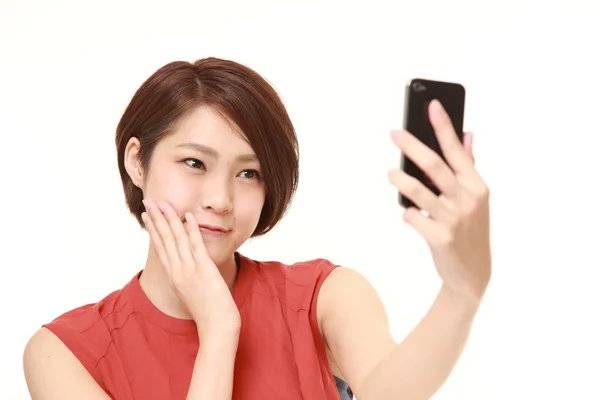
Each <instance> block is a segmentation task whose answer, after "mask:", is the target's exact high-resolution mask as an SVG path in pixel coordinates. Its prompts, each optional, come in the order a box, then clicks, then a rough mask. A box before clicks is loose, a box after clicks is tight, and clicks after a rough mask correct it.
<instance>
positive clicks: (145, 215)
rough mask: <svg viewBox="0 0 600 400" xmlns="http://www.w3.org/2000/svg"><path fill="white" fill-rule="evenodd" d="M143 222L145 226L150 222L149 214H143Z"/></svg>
mask: <svg viewBox="0 0 600 400" xmlns="http://www.w3.org/2000/svg"><path fill="white" fill-rule="evenodd" d="M142 221H144V224H146V223H147V221H148V214H146V212H143V213H142Z"/></svg>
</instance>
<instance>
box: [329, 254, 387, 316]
mask: <svg viewBox="0 0 600 400" xmlns="http://www.w3.org/2000/svg"><path fill="white" fill-rule="evenodd" d="M345 305H346V306H349V307H346V306H345ZM355 305H360V308H365V307H366V308H371V309H379V310H381V309H383V304H382V303H381V301H380V298H379V295H378V293H377V291H376V290H375V288H374V287H373V285H371V283H370V282H369V281H368V280H367V278H365V276H364V275H362V274H361V273H360V272H358V271H356V270H354V269H352V268H348V267H341V266H340V267H337V268H335V269H334V270H333V271H331V273H330V274H329V276H328V277H327V278H326V279H325V281H324V282H323V285H322V287H321V291H320V293H319V300H318V308H317V313H318V315H319V321H320V322H322V317H324V316H325V315H326V314H329V313H336V314H339V313H340V312H343V311H344V309H346V308H348V309H349V311H350V309H351V308H352V307H353V306H355Z"/></svg>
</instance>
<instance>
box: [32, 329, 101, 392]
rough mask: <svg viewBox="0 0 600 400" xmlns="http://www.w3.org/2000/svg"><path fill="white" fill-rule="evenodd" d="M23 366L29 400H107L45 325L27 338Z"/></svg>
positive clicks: (81, 366) (98, 387) (70, 353)
mask: <svg viewBox="0 0 600 400" xmlns="http://www.w3.org/2000/svg"><path fill="white" fill-rule="evenodd" d="M23 368H24V370H25V380H26V381H27V387H28V388H29V394H30V396H31V399H32V400H79V399H88V400H110V397H108V395H107V394H106V393H105V392H104V391H103V390H102V388H100V385H98V384H97V383H96V381H95V380H94V378H92V376H91V375H90V374H89V373H88V372H87V370H86V369H85V367H84V366H83V365H82V364H81V363H80V362H79V360H78V359H77V358H76V357H75V356H74V355H73V353H72V352H71V351H70V350H69V349H68V348H67V346H65V345H64V343H63V342H61V341H60V339H59V338H58V337H56V335H54V334H53V333H52V332H50V331H49V330H48V329H46V328H41V329H40V330H38V331H37V332H36V333H35V334H34V335H33V336H32V337H31V339H29V341H28V342H27V346H25V352H24V354H23Z"/></svg>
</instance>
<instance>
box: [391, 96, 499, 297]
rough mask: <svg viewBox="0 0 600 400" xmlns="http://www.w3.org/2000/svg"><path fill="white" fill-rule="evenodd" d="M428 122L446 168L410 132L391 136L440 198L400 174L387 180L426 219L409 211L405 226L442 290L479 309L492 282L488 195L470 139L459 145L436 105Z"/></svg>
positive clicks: (392, 175)
mask: <svg viewBox="0 0 600 400" xmlns="http://www.w3.org/2000/svg"><path fill="white" fill-rule="evenodd" d="M429 118H430V121H431V124H432V126H433V129H434V131H435V135H436V137H437V139H438V141H439V144H440V148H441V149H442V152H443V154H444V157H445V158H446V160H447V163H446V162H444V160H443V159H442V158H441V157H440V156H438V155H437V154H436V153H435V152H434V151H433V150H431V149H430V148H429V147H427V146H426V145H424V144H423V143H422V142H421V141H419V140H418V139H417V138H415V137H414V136H413V135H412V134H410V133H409V132H406V131H401V132H400V131H393V132H392V139H393V141H394V142H395V143H396V145H397V146H398V147H399V148H400V150H401V151H402V152H403V154H404V155H405V156H406V157H408V158H410V159H411V160H412V161H413V162H414V163H415V164H416V165H417V166H418V167H419V168H420V169H422V170H423V171H424V172H425V174H426V175H427V176H428V177H429V179H431V181H432V182H433V184H434V185H435V186H436V187H437V188H438V189H439V190H440V192H441V194H440V195H439V196H436V195H435V194H434V193H433V192H432V191H431V190H429V189H428V188H427V187H426V186H425V185H423V184H422V183H421V182H419V181H418V180H416V179H415V178H413V177H412V176H409V175H408V174H406V173H405V172H403V171H401V170H393V171H390V173H389V179H390V181H391V182H392V184H393V185H394V186H396V188H398V191H399V192H400V193H402V195H404V196H406V197H408V198H409V199H410V200H412V201H413V203H415V204H416V205H418V206H419V207H420V208H421V209H422V210H424V211H426V212H427V214H428V215H424V214H423V213H421V212H419V210H418V209H416V208H412V207H411V208H408V209H407V210H406V211H405V213H404V220H405V221H406V222H407V223H408V224H410V225H411V226H413V227H414V228H415V229H416V230H417V231H418V232H419V233H420V234H421V235H422V236H423V237H424V238H425V240H426V241H427V243H428V245H429V247H430V249H431V252H432V255H433V260H434V263H435V266H436V268H437V271H438V273H439V275H440V277H441V278H442V280H443V285H444V286H445V287H446V288H447V289H449V290H450V291H452V292H453V293H454V294H456V295H459V296H461V298H465V299H468V300H473V301H475V302H476V303H478V302H479V301H480V300H481V298H482V296H483V294H484V292H485V290H486V288H487V285H488V282H489V280H490V276H491V265H492V261H491V249H490V232H489V231H490V215H489V190H488V187H487V185H486V183H485V182H484V180H483V179H482V178H481V176H480V175H479V173H478V172H477V171H476V169H475V163H474V157H473V151H472V138H473V137H472V135H471V134H469V133H465V135H464V138H463V143H461V142H460V140H459V138H458V136H457V135H456V132H455V131H454V128H453V126H452V123H451V121H450V118H449V117H448V114H447V113H446V111H445V110H444V109H443V107H442V106H441V104H440V103H439V102H438V101H436V100H434V101H432V102H431V103H430V105H429Z"/></svg>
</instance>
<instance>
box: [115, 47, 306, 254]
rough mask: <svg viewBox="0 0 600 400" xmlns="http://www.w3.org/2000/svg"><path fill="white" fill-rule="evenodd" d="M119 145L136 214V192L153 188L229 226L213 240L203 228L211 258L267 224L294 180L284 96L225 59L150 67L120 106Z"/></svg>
mask: <svg viewBox="0 0 600 400" xmlns="http://www.w3.org/2000/svg"><path fill="white" fill-rule="evenodd" d="M116 145H117V152H118V163H119V172H120V174H121V180H122V183H123V189H124V191H125V197H126V201H127V205H128V207H129V210H130V211H131V213H132V214H133V215H134V216H135V217H136V218H137V220H138V222H139V224H140V225H142V226H143V222H142V219H141V213H142V212H143V211H144V205H143V204H142V199H143V198H150V199H152V200H156V201H159V200H165V201H167V202H169V203H170V204H171V205H172V206H173V207H174V208H175V210H176V211H177V212H178V213H180V215H183V214H184V213H186V212H190V213H192V214H193V215H194V216H195V217H196V219H197V220H198V222H199V223H200V224H207V225H216V226H220V227H222V228H225V229H227V230H230V232H229V233H228V234H226V235H224V236H219V237H214V241H212V242H214V244H211V243H212V242H211V239H210V238H209V237H205V239H207V240H205V243H206V245H207V247H208V250H209V253H211V256H212V257H213V259H215V258H217V259H221V258H223V257H228V256H230V255H231V252H232V251H234V250H236V249H237V248H238V247H239V246H240V245H241V244H242V243H243V242H244V241H245V240H246V239H248V238H249V237H250V236H259V235H262V234H264V233H266V232H268V231H269V230H271V229H272V228H273V227H274V226H275V225H276V224H277V223H278V222H279V220H280V219H281V218H282V217H283V215H284V214H285V211H286V210H287V207H288V206H289V203H290V201H291V199H292V197H293V194H294V192H295V190H296V187H297V183H298V144H297V139H296V134H295V131H294V128H293V126H292V123H291V121H290V119H289V116H288V114H287V112H286V110H285V107H284V105H283V104H282V102H281V100H280V99H279V97H278V95H277V93H276V92H275V90H274V89H273V88H272V87H271V86H270V85H269V84H268V83H267V82H266V81H265V80H264V79H263V78H262V77H261V76H260V75H258V74H257V73H256V72H254V71H252V70H251V69H249V68H247V67H245V66H242V65H240V64H237V63H235V62H232V61H228V60H222V59H217V58H207V59H202V60H199V61H196V62H195V63H193V64H192V63H188V62H173V63H169V64H167V65H165V66H164V67H162V68H160V69H159V70H158V71H156V72H155V73H154V74H153V75H152V76H150V77H149V78H148V79H147V80H146V81H145V82H144V83H143V84H142V86H141V87H140V88H139V89H138V90H137V92H136V93H135V95H134V96H133V98H132V100H131V101H130V103H129V105H128V107H127V109H126V110H125V112H124V114H123V116H122V118H121V121H120V122H119V125H118V127H117V134H116ZM215 261H217V260H215Z"/></svg>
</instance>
